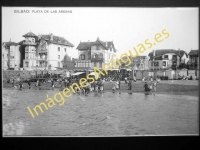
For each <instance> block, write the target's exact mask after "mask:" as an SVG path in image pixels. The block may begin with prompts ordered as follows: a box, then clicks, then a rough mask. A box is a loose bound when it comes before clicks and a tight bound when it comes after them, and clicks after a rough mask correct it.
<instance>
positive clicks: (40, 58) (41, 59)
mask: <svg viewBox="0 0 200 150" xmlns="http://www.w3.org/2000/svg"><path fill="white" fill-rule="evenodd" d="M37 60H39V61H47V57H43V58H42V57H39V58H38V59H37Z"/></svg>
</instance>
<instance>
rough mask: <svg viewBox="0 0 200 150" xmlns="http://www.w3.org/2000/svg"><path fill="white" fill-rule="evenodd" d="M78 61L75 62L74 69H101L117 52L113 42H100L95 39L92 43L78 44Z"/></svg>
mask: <svg viewBox="0 0 200 150" xmlns="http://www.w3.org/2000/svg"><path fill="white" fill-rule="evenodd" d="M77 49H78V56H79V58H78V59H79V60H76V61H75V63H76V65H75V68H76V69H80V70H81V69H82V70H89V69H93V67H94V66H96V67H98V68H102V66H103V65H104V64H105V63H109V62H110V60H111V59H113V60H115V59H114V55H115V54H116V52H117V50H116V49H115V46H114V43H113V41H104V42H103V41H101V40H100V39H99V38H97V40H96V41H94V42H80V43H79V45H78V47H77Z"/></svg>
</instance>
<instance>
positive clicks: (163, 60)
mask: <svg viewBox="0 0 200 150" xmlns="http://www.w3.org/2000/svg"><path fill="white" fill-rule="evenodd" d="M149 57H150V59H149V69H170V68H171V69H173V70H175V69H176V68H177V67H178V66H179V65H181V64H186V63H187V61H188V60H189V58H188V55H187V53H186V52H185V51H184V50H174V49H161V50H155V57H153V52H151V53H149ZM153 58H154V61H153Z"/></svg>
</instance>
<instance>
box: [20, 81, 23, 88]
mask: <svg viewBox="0 0 200 150" xmlns="http://www.w3.org/2000/svg"><path fill="white" fill-rule="evenodd" d="M22 88H23V84H22V82H20V83H19V90H22Z"/></svg>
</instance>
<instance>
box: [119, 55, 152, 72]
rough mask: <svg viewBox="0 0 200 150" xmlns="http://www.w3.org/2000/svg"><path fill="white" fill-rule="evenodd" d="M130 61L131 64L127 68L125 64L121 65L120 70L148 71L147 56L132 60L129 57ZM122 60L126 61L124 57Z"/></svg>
mask: <svg viewBox="0 0 200 150" xmlns="http://www.w3.org/2000/svg"><path fill="white" fill-rule="evenodd" d="M129 58H130V60H131V64H130V65H129V66H125V63H121V64H122V66H121V68H129V69H131V70H148V69H149V66H148V62H149V60H148V56H137V57H135V58H132V57H131V56H129ZM123 59H124V60H126V57H123Z"/></svg>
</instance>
